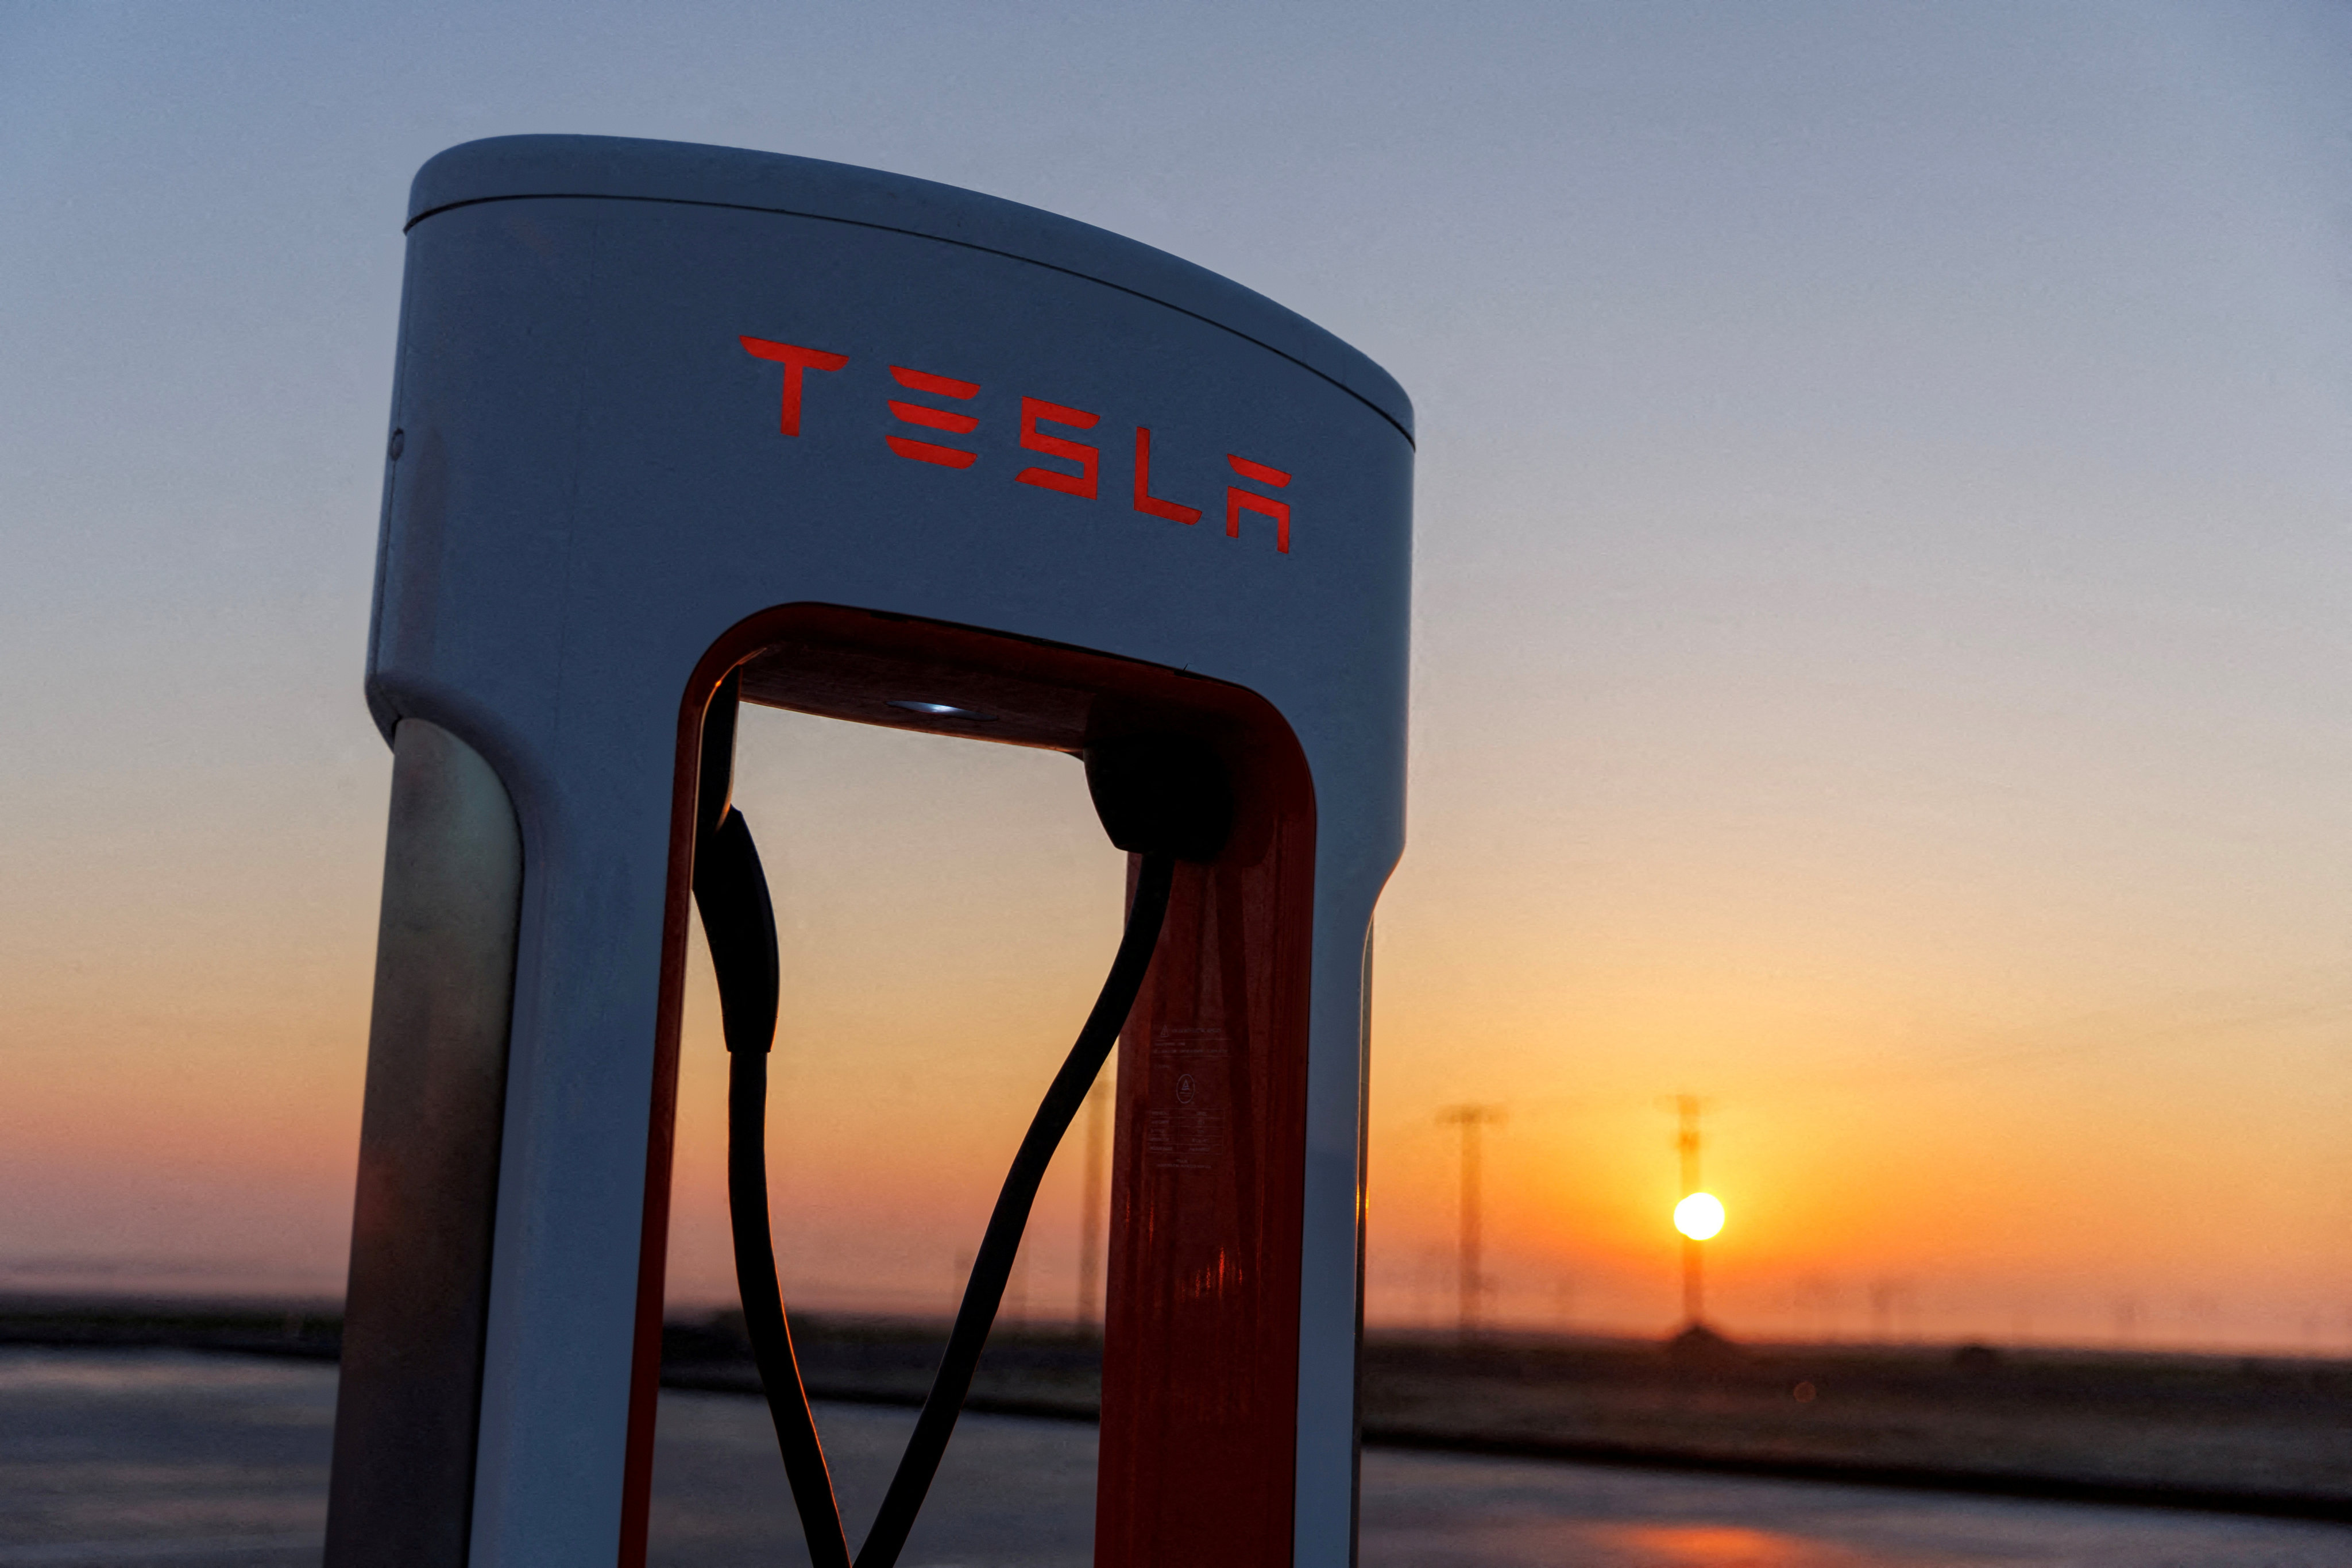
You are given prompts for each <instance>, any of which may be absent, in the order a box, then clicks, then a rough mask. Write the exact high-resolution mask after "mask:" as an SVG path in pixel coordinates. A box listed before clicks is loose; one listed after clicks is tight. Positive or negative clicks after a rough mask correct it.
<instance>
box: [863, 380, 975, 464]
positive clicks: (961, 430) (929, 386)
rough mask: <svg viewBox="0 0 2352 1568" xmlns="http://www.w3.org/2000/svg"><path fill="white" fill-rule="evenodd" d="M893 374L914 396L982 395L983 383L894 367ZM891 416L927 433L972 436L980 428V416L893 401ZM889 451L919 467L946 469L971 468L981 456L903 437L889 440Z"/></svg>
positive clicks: (959, 448)
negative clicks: (925, 465) (927, 393)
mask: <svg viewBox="0 0 2352 1568" xmlns="http://www.w3.org/2000/svg"><path fill="white" fill-rule="evenodd" d="M890 374H891V375H892V376H894V377H896V378H897V380H898V384H899V385H900V386H903V387H906V388H908V390H909V391H913V392H929V393H931V394H934V395H937V396H940V397H955V398H972V397H977V396H979V395H980V383H978V382H976V381H958V380H956V379H955V378H954V377H953V376H950V375H931V374H928V373H926V372H923V371H919V370H908V368H907V367H906V366H905V365H902V364H894V365H892V366H891V367H890ZM890 412H891V413H893V414H895V415H897V416H898V417H899V418H901V419H903V420H905V421H906V422H907V423H908V424H909V425H919V426H922V427H923V428H925V429H927V430H946V431H949V432H950V433H952V434H954V435H958V436H969V435H971V433H972V432H973V431H975V430H977V429H979V428H980V418H979V416H977V415H971V414H954V413H950V412H949V411H948V410H947V409H944V408H932V407H929V406H927V405H923V404H920V403H901V402H899V401H898V399H896V398H892V399H891V400H890ZM886 438H887V440H888V441H889V443H890V450H892V451H894V452H896V453H898V456H900V457H902V458H913V459H914V460H915V461H917V462H919V463H937V464H938V465H939V466H940V467H941V468H971V466H972V464H974V463H976V462H978V461H980V454H979V453H977V452H967V451H965V450H964V449H963V448H962V447H940V446H936V445H934V444H933V443H931V442H929V441H916V440H910V439H908V437H904V436H891V437H886Z"/></svg>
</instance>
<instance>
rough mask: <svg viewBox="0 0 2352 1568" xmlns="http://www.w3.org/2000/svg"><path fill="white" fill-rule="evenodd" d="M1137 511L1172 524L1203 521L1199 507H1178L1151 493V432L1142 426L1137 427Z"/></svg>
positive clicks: (1170, 501) (1172, 502)
mask: <svg viewBox="0 0 2352 1568" xmlns="http://www.w3.org/2000/svg"><path fill="white" fill-rule="evenodd" d="M1135 510H1138V511H1139V512H1142V513H1143V514H1144V515H1145V516H1147V517H1164V518H1166V519H1167V520H1168V521H1171V522H1185V523H1191V522H1198V521H1201V509H1200V508H1199V507H1197V506H1178V505H1177V504H1176V503H1175V502H1174V501H1172V500H1160V498H1159V497H1158V496H1156V495H1153V494H1152V493H1151V431H1150V428H1149V427H1148V426H1142V425H1139V426H1136V427H1135Z"/></svg>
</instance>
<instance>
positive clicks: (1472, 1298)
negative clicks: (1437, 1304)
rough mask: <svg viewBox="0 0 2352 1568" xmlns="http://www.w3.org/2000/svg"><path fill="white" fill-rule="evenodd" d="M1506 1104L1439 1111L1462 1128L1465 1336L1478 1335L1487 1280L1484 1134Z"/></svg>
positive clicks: (1440, 1117)
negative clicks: (1482, 1265)
mask: <svg viewBox="0 0 2352 1568" xmlns="http://www.w3.org/2000/svg"><path fill="white" fill-rule="evenodd" d="M1502 1121H1503V1108H1502V1107H1501V1106H1499V1105H1449V1106H1447V1107H1446V1108H1445V1109H1444V1110H1440V1111H1439V1112H1438V1113H1437V1123H1438V1125H1439V1126H1441V1127H1447V1126H1451V1127H1458V1128H1460V1129H1461V1130H1462V1212H1461V1217H1460V1227H1461V1228H1460V1231H1459V1237H1460V1239H1459V1242H1458V1244H1457V1249H1456V1253H1455V1262H1456V1266H1457V1268H1458V1270H1459V1272H1458V1274H1457V1277H1456V1279H1455V1290H1456V1291H1457V1293H1458V1294H1457V1301H1456V1305H1455V1309H1454V1310H1455V1318H1454V1322H1455V1325H1456V1328H1455V1331H1456V1332H1458V1333H1459V1334H1460V1335H1461V1337H1462V1338H1463V1339H1465V1340H1473V1339H1475V1338H1477V1336H1478V1327H1479V1325H1478V1319H1479V1307H1480V1306H1481V1305H1482V1300H1481V1299H1482V1297H1483V1296H1484V1294H1485V1291H1486V1278H1485V1276H1484V1275H1483V1274H1482V1273H1481V1272H1480V1271H1479V1250H1480V1246H1481V1243H1482V1241H1483V1239H1484V1238H1483V1237H1481V1236H1480V1234H1479V1212H1478V1210H1479V1196H1478V1176H1479V1170H1478V1163H1479V1154H1480V1141H1481V1134H1482V1133H1483V1131H1484V1130H1485V1129H1486V1128H1487V1127H1490V1126H1500V1125H1501V1124H1502Z"/></svg>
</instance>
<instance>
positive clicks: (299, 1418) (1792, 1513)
mask: <svg viewBox="0 0 2352 1568" xmlns="http://www.w3.org/2000/svg"><path fill="white" fill-rule="evenodd" d="M334 1386H335V1374H334V1369H333V1367H332V1366H331V1364H328V1363H323V1362H319V1361H308V1362H305V1361H300V1360H293V1359H277V1360H270V1359H263V1358H259V1357H255V1356H250V1355H231V1354H222V1353H216V1352H186V1351H169V1350H132V1349H114V1350H101V1351H89V1350H79V1351H59V1350H43V1349H23V1348H19V1349H0V1568H31V1565H33V1564H41V1565H44V1568H151V1565H152V1568H166V1565H169V1568H291V1565H292V1564H296V1563H305V1562H315V1561H316V1559H317V1554H318V1551H319V1544H320V1530H321V1527H322V1521H323V1518H324V1513H325V1496H326V1466H327V1448H328V1436H329V1431H330V1428H331V1422H332V1419H333V1408H334ZM818 1418H819V1420H820V1422H821V1423H822V1425H823V1426H824V1434H825V1437H826V1441H827V1443H828V1445H829V1446H830V1447H831V1449H832V1453H833V1457H834V1461H835V1468H836V1471H837V1474H838V1477H839V1482H840V1487H841V1491H842V1494H843V1500H844V1502H845V1505H846V1506H847V1508H848V1510H849V1512H850V1515H851V1517H852V1518H853V1519H856V1520H863V1519H864V1518H866V1517H867V1516H868V1515H869V1514H870V1512H871V1510H872V1508H873V1505H874V1503H875V1502H876V1500H877V1499H878V1494H879V1491H880V1488H881V1486H882V1484H883V1482H884V1480H885V1479H886V1478H887V1469H888V1467H889V1465H890V1463H891V1462H892V1461H893V1460H894V1459H895V1458H896V1455H897V1451H898V1444H899V1443H900V1442H901V1441H903V1439H904V1436H905V1433H906V1431H907V1428H908V1426H909V1425H910V1423H911V1415H910V1413H909V1412H908V1411H906V1410H903V1409H897V1408H891V1407H888V1406H877V1405H830V1404H829V1405H821V1406H820V1407H819V1411H818ZM1093 1466H1094V1430H1093V1428H1092V1427H1090V1426H1087V1425H1085V1424H1084V1423H1081V1422H1075V1421H1067V1420H1047V1419H1033V1418H1024V1417H1018V1416H1003V1415H973V1416H968V1417H967V1418H966V1419H965V1421H964V1423H963V1425H962V1426H961V1428H960V1429H959V1431H958V1434H957V1437H956V1441H955V1444H954V1446H953V1447H951V1448H950V1450H949V1455H948V1460H947V1464H946V1466H945V1468H943V1470H942V1472H941V1476H940V1485H939V1487H938V1489H936V1491H935V1493H934V1500H933V1502H932V1504H931V1506H930V1507H929V1508H928V1509H927V1510H925V1513H924V1517H923V1520H922V1522H921V1523H920V1524H919V1526H918V1528H917V1531H916V1534H915V1537H914V1539H913V1541H912V1542H911V1543H910V1545H909V1550H908V1555H907V1557H906V1558H905V1559H904V1561H905V1563H907V1568H950V1565H956V1568H1013V1565H1014V1564H1020V1565H1023V1568H1081V1565H1083V1564H1085V1563H1087V1562H1088V1560H1089V1557H1090V1552H1089V1536H1090V1532H1091V1528H1092V1518H1093V1484H1092V1474H1093ZM652 1544H653V1554H652V1561H653V1562H654V1563H656V1564H657V1565H659V1568H751V1565H753V1564H758V1565H760V1568H774V1565H776V1564H787V1565H788V1564H791V1563H798V1562H804V1561H805V1558H804V1556H803V1554H802V1553H801V1552H800V1550H799V1547H798V1545H797V1542H796V1540H795V1538H794V1536H793V1533H792V1524H791V1520H790V1503H789V1501H788V1500H787V1498H786V1496H785V1492H784V1488H783V1483H782V1467H781V1465H780V1464H779V1463H778V1461H777V1459H776V1455H775V1449H774V1445H773V1440H772V1436H771V1435H770V1433H769V1431H768V1428H767V1424H766V1417H765V1415H764V1412H763V1411H762V1409H761V1405H760V1403H759V1402H758V1401H756V1400H752V1399H747V1398H743V1397H741V1396H740V1395H736V1394H696V1393H691V1392H672V1393H669V1394H665V1395H664V1396H663V1399H662V1405H661V1415H660V1426H659V1429H658V1437H657V1443H656V1467H655V1478H654V1518H653V1543H652ZM1362 1556H1363V1562H1364V1563H1365V1564H1366V1565H1367V1568H1557V1565H1558V1564H1561V1563H1576V1564H1579V1565H1580V1568H2210V1565H2211V1564H2217V1563H2227V1564H2254V1565H2262V1568H2352V1529H2347V1528H2345V1527H2342V1526H2336V1525H2329V1524H2318V1523H2308V1522H2301V1521H2281V1520H2262V1519H2231V1518H2223V1517H2217V1516H2210V1515H2203V1514H2197V1513H2184V1512H2173V1511H2168V1510H2157V1509H2119V1508H2102V1507H2090V1506H2083V1505H2079V1504H2064V1503H2046V1502H2025V1501H2015V1500H2005V1499H1986V1498H1952V1497H1937V1496H1933V1495H1920V1494H1914V1493H1906V1492H1901V1491H1896V1490H1892V1489H1883V1488H1857V1487H1842V1486H1832V1485H1823V1484H1819V1483H1811V1482H1789V1481H1767V1480H1752V1479H1727V1478H1720V1477H1709V1476H1691V1475H1679V1474H1674V1473H1669V1472H1656V1471H1639V1470H1630V1469H1619V1468H1593V1467H1588V1466H1581V1465H1573V1464H1558V1463H1532V1462H1528V1461H1523V1460H1496V1459H1486V1458H1465V1457H1454V1456H1442V1455H1425V1454H1406V1453H1396V1452H1376V1453H1370V1454H1367V1455H1366V1456H1365V1459H1364V1524H1363V1539H1362Z"/></svg>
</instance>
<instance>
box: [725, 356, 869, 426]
mask: <svg viewBox="0 0 2352 1568" xmlns="http://www.w3.org/2000/svg"><path fill="white" fill-rule="evenodd" d="M738 341H739V342H741V343H742V345H743V352H744V353H748V354H750V355H751V356H752V357H753V358H755V359H772V360H774V361H776V362H778V363H781V364H782V366H783V367H784V406H783V414H782V421H781V426H780V427H781V428H782V430H783V433H784V434H785V435H787V436H797V435H799V434H800V433H801V372H803V371H804V370H839V369H840V368H841V367H842V366H843V365H845V364H847V363H849V356H848V355H847V354H829V353H825V352H824V350H823V349H804V348H803V347H801V346H800V344H798V343H779V342H770V341H769V340H768V339H766V338H740V339H739V340H738Z"/></svg>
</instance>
